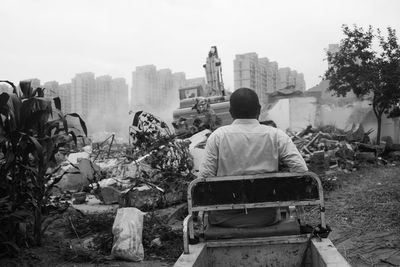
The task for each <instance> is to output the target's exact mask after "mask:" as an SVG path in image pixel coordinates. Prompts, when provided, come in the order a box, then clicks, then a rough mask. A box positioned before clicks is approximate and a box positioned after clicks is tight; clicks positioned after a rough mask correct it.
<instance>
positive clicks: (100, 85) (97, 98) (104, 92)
mask: <svg viewBox="0 0 400 267" xmlns="http://www.w3.org/2000/svg"><path fill="white" fill-rule="evenodd" d="M111 80H112V78H111V76H110V75H102V76H98V77H96V89H95V90H94V92H93V95H92V99H93V100H92V105H91V107H92V110H93V111H94V112H99V111H104V112H109V111H111V107H110V105H109V101H110V99H111V90H112V89H111ZM103 114H104V113H103Z"/></svg>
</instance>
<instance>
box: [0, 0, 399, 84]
mask: <svg viewBox="0 0 400 267" xmlns="http://www.w3.org/2000/svg"><path fill="white" fill-rule="evenodd" d="M354 23H356V24H358V25H362V26H366V25H369V24H371V25H373V26H375V27H380V28H385V27H387V26H392V27H393V28H395V29H397V31H398V34H397V35H398V36H399V34H400V1H398V0H392V1H391V0H379V1H378V0H375V1H372V0H358V1H355V0H343V1H338V0H331V1H323V0H315V1H299V0H293V1H290V0H286V1H279V0H274V1H269V0H268V1H267V0H260V1H252V0H243V1H242V0H230V1H228V0H198V1H189V0H158V1H156V0H141V1H133V0H126V1H122V0H121V1H119V0H113V1H111V0H109V1H106V0H104V1H99V0H59V1H57V0H26V1H18V0H0V33H1V34H2V35H1V36H2V38H1V41H0V79H9V80H11V81H14V82H18V81H19V80H22V79H27V78H33V77H37V78H39V79H41V81H42V83H43V82H45V81H50V80H57V81H59V82H60V83H65V82H70V80H71V78H72V77H73V76H74V75H75V73H79V72H85V71H91V72H94V73H95V74H96V76H99V75H104V74H110V75H112V76H113V77H125V78H126V79H127V81H128V83H129V84H131V72H132V71H133V70H134V69H135V67H136V66H140V65H146V64H154V65H156V66H157V68H159V69H160V68H170V69H172V71H174V72H178V71H184V72H186V77H187V78H193V77H198V76H204V70H203V67H202V65H203V64H204V63H205V58H206V56H207V53H208V51H209V48H210V47H211V46H212V45H216V46H217V47H218V51H219V54H220V57H221V59H222V66H223V76H224V81H225V85H226V87H227V88H228V89H229V88H230V89H233V59H234V56H235V54H240V53H246V52H257V53H258V55H259V56H260V57H268V58H269V59H270V60H272V61H277V62H278V63H279V66H280V67H291V68H292V69H296V70H297V71H299V72H302V73H304V76H305V79H306V84H307V85H306V86H307V88H310V87H312V86H314V85H315V84H317V83H318V82H319V81H320V78H319V76H320V75H322V74H323V72H324V70H325V69H326V65H327V64H326V62H325V61H323V59H324V57H325V52H324V49H325V48H326V47H327V46H328V44H329V43H337V42H339V40H340V39H341V37H342V33H341V25H342V24H354Z"/></svg>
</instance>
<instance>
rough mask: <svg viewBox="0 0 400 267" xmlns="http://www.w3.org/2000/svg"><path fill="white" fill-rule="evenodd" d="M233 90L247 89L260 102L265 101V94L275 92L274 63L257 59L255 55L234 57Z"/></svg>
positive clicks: (275, 73)
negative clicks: (251, 91) (252, 91)
mask: <svg viewBox="0 0 400 267" xmlns="http://www.w3.org/2000/svg"><path fill="white" fill-rule="evenodd" d="M233 68H234V79H235V80H234V87H235V90H236V89H238V88H241V87H247V88H250V89H252V90H254V91H255V92H256V93H257V95H258V97H259V99H260V102H262V103H264V102H266V101H267V97H268V96H267V94H269V93H273V92H275V91H276V84H277V82H276V79H277V68H278V64H277V63H276V62H270V61H269V59H268V58H258V55H257V53H247V54H241V55H236V57H235V60H234V61H233Z"/></svg>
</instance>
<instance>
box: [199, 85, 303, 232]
mask: <svg viewBox="0 0 400 267" xmlns="http://www.w3.org/2000/svg"><path fill="white" fill-rule="evenodd" d="M260 109H261V106H260V103H259V100H258V97H257V94H256V93H255V92H254V91H253V90H251V89H248V88H240V89H238V90H236V91H235V92H234V93H233V94H232V95H231V98H230V110H229V112H230V113H231V116H232V118H233V119H234V121H233V123H232V124H231V125H227V126H223V127H220V128H218V129H217V130H215V131H214V132H213V133H212V134H211V135H210V136H209V138H208V140H207V144H206V148H205V156H204V159H203V162H202V165H201V167H200V173H199V177H202V178H204V177H215V176H230V175H246V174H257V173H265V172H278V171H279V169H278V166H279V161H282V163H283V164H285V165H286V166H287V167H288V168H289V170H290V172H306V171H307V170H308V169H307V166H306V163H305V162H304V159H303V158H302V156H301V155H300V153H299V151H298V150H297V148H296V146H295V145H294V144H293V142H292V140H291V139H290V137H289V136H288V135H286V134H285V133H284V132H283V131H281V130H279V129H276V128H273V127H271V126H266V125H261V124H260V123H259V122H258V117H259V115H260ZM276 215H277V212H276V209H274V208H262V209H261V208H260V209H248V210H239V211H238V210H231V211H218V212H217V211H215V212H213V213H211V214H210V215H209V221H210V223H211V224H213V225H218V226H223V227H262V226H266V225H271V224H274V223H276V222H277V216H276Z"/></svg>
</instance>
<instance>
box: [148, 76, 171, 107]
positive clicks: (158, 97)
mask: <svg viewBox="0 0 400 267" xmlns="http://www.w3.org/2000/svg"><path fill="white" fill-rule="evenodd" d="M173 84H174V83H173V76H172V71H171V70H170V69H161V70H159V71H157V89H156V90H155V92H156V94H155V95H154V97H153V98H152V101H151V102H150V105H155V106H157V105H161V106H166V103H168V101H170V100H172V99H170V98H171V97H172V90H173Z"/></svg>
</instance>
